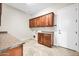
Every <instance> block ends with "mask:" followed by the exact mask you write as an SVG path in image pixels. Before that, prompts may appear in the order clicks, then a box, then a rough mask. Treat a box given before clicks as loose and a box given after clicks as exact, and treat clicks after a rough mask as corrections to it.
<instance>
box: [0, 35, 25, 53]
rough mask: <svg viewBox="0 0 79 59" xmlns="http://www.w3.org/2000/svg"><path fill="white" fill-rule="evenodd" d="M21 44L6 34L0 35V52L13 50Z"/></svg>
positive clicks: (21, 42)
mask: <svg viewBox="0 0 79 59" xmlns="http://www.w3.org/2000/svg"><path fill="white" fill-rule="evenodd" d="M23 43H24V42H23V41H19V40H17V39H16V38H15V37H14V36H12V35H10V34H8V33H0V51H4V50H6V49H11V48H15V47H17V46H19V45H21V44H23Z"/></svg>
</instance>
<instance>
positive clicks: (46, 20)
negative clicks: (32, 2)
mask: <svg viewBox="0 0 79 59" xmlns="http://www.w3.org/2000/svg"><path fill="white" fill-rule="evenodd" d="M45 17H46V19H45V26H49V20H50V19H49V15H46V16H45Z"/></svg>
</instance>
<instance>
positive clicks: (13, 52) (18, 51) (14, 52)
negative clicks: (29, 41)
mask: <svg viewBox="0 0 79 59" xmlns="http://www.w3.org/2000/svg"><path fill="white" fill-rule="evenodd" d="M0 56H23V45H20V46H18V47H15V48H12V49H7V50H6V51H3V52H2V53H1V54H0Z"/></svg>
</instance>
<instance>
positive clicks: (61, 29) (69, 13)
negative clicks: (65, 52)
mask: <svg viewBox="0 0 79 59" xmlns="http://www.w3.org/2000/svg"><path fill="white" fill-rule="evenodd" d="M76 7H77V6H76V4H73V5H71V6H68V7H65V8H63V9H61V10H59V11H58V13H57V37H58V39H57V43H58V45H59V46H62V47H66V48H70V49H73V50H77V11H76Z"/></svg>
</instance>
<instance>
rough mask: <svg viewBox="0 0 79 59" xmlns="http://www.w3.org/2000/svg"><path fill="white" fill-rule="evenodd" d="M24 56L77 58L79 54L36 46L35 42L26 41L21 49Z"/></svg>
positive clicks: (60, 48) (68, 50)
mask: <svg viewBox="0 0 79 59" xmlns="http://www.w3.org/2000/svg"><path fill="white" fill-rule="evenodd" d="M23 54H24V56H79V52H76V51H73V50H70V49H66V48H62V47H56V46H53V47H52V48H49V47H46V46H44V45H41V44H38V43H37V41H35V40H27V41H26V43H25V44H24V47H23Z"/></svg>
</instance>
